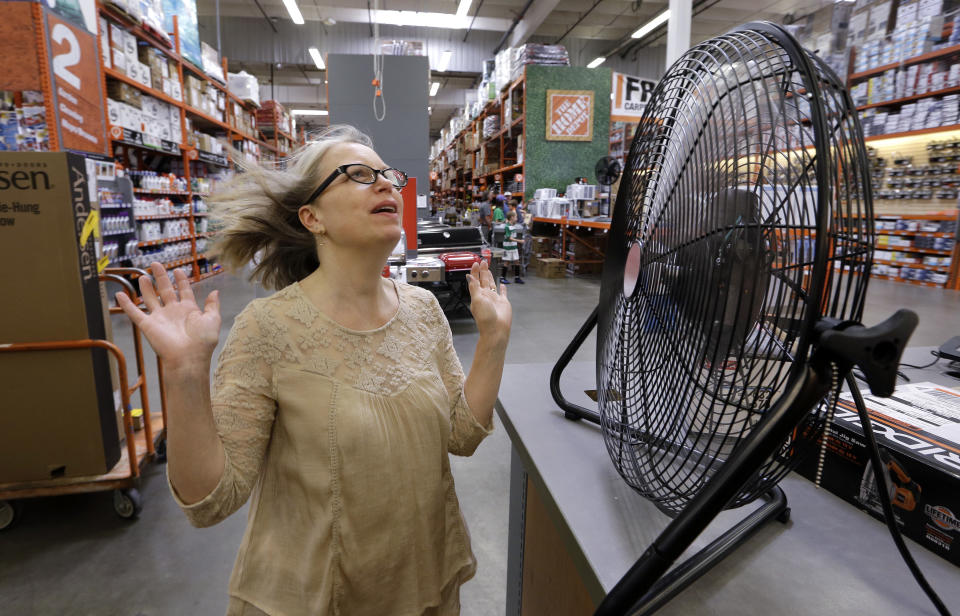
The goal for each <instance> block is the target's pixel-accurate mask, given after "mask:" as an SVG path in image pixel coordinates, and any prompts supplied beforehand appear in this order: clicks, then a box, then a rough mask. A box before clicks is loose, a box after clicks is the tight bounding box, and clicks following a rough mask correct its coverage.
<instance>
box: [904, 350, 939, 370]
mask: <svg viewBox="0 0 960 616" xmlns="http://www.w3.org/2000/svg"><path fill="white" fill-rule="evenodd" d="M930 354H931V355H933V356H934V357H936V359H935V360H933V361H932V362H930V363H929V364H924V365H922V366H914V365H913V364H900V365H901V366H906V367H907V368H917V369H919V370H922V369H924V368H929V367H930V366H932V365H933V364H935V363H937V362H938V361H940V353H938V352H937V351H930Z"/></svg>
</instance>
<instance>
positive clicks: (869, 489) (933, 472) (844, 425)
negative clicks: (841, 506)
mask: <svg viewBox="0 0 960 616" xmlns="http://www.w3.org/2000/svg"><path fill="white" fill-rule="evenodd" d="M866 393H869V392H866ZM864 398H865V401H866V404H867V408H868V409H869V410H870V415H871V418H872V419H873V422H872V424H873V431H874V434H875V435H876V438H877V443H878V444H879V445H880V450H881V458H883V459H884V462H885V466H886V477H885V479H886V484H887V487H888V491H887V492H888V493H887V494H886V495H885V496H886V497H887V498H889V499H890V500H891V502H892V504H893V505H894V507H893V511H894V514H895V517H896V519H897V524H898V525H899V526H900V531H901V532H902V533H903V534H904V535H905V536H907V537H910V538H911V539H913V540H914V541H916V542H917V543H919V544H921V545H923V546H924V547H926V548H927V549H928V550H930V551H931V552H934V553H936V554H938V555H940V556H941V557H943V558H945V559H946V560H948V561H950V562H952V563H954V564H957V565H960V453H958V452H960V419H957V418H958V417H960V390H956V389H951V388H947V387H942V386H938V385H934V384H933V383H910V384H907V385H899V386H898V387H897V391H896V393H895V394H894V397H892V398H875V397H873V396H870V395H865V396H864ZM830 432H831V434H830V438H829V439H828V441H827V454H826V458H825V460H824V467H823V475H822V478H821V482H820V483H821V486H822V487H824V488H826V489H827V490H829V491H831V492H833V493H834V494H836V495H837V496H839V497H841V498H842V499H844V500H846V501H848V502H849V503H851V504H853V505H855V506H857V507H859V508H860V509H863V510H865V511H867V512H868V513H870V514H871V515H873V516H874V517H876V518H878V519H881V520H882V519H883V514H882V510H881V509H880V501H879V495H878V492H877V488H876V483H875V479H874V474H873V465H872V464H870V457H869V452H868V450H867V445H866V441H865V439H864V437H863V430H862V428H861V424H860V418H859V416H858V414H857V411H856V407H855V406H854V405H853V402H852V399H851V398H850V397H849V394H842V395H841V398H840V405H838V407H837V411H836V414H835V415H834V421H833V427H832V429H831V431H830ZM817 453H818V451H817V452H814V453H812V454H811V455H809V456H807V459H805V460H803V461H802V462H801V464H800V467H799V468H798V469H797V472H799V473H800V474H801V475H803V476H804V477H806V478H807V479H810V480H811V481H813V480H815V478H816V470H817Z"/></svg>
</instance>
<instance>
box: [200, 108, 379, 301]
mask: <svg viewBox="0 0 960 616" xmlns="http://www.w3.org/2000/svg"><path fill="white" fill-rule="evenodd" d="M338 143H359V144H360V145H365V146H367V147H369V148H372V147H373V142H372V141H371V139H370V137H368V136H367V135H365V134H364V133H362V132H360V131H359V130H357V129H356V128H354V127H353V126H348V125H346V124H339V125H332V126H329V127H327V128H326V129H324V130H323V131H321V132H319V133H317V134H316V135H315V137H314V139H313V140H312V141H310V142H309V143H307V144H306V145H304V146H303V147H301V148H300V149H298V150H297V151H296V152H295V153H293V154H292V155H291V156H290V157H289V158H287V159H286V168H285V169H280V168H277V169H268V168H266V167H263V166H261V165H258V164H256V163H251V162H247V161H245V160H244V158H243V157H242V156H234V161H235V162H236V163H237V165H238V166H239V167H240V168H241V170H242V173H238V174H237V175H236V176H234V177H233V178H232V179H230V180H229V181H228V182H226V183H225V184H223V185H222V186H221V188H219V189H218V190H217V192H216V194H214V195H213V196H211V197H210V199H209V200H208V202H209V204H210V215H211V219H212V220H211V222H212V223H213V228H214V230H216V234H215V235H214V238H215V239H214V242H213V247H212V249H211V251H210V252H212V253H213V254H214V255H216V256H217V257H218V258H219V259H220V262H221V263H223V265H224V267H226V268H227V269H228V270H232V271H234V272H236V271H239V270H240V269H241V268H242V267H243V266H245V265H246V264H247V263H249V262H250V261H252V260H254V257H255V256H259V260H258V262H257V263H256V264H255V266H254V269H253V273H252V274H251V278H252V279H255V280H259V281H260V283H261V284H263V286H265V287H267V288H272V289H282V288H283V287H286V286H287V285H290V284H293V283H294V282H297V281H299V280H302V279H304V278H306V277H307V276H308V275H309V274H310V273H312V272H313V271H314V270H316V269H317V267H319V266H320V260H319V258H318V257H317V241H316V236H315V235H314V234H313V233H312V232H311V231H310V230H309V229H307V228H306V227H304V226H303V223H301V222H300V215H299V213H298V212H299V210H300V208H301V207H302V206H303V205H306V204H305V203H304V201H305V200H306V199H307V198H308V197H309V196H310V194H311V193H312V192H313V191H314V190H315V189H316V188H317V186H319V185H320V182H321V181H322V178H319V177H318V176H317V170H318V169H319V167H320V161H321V160H323V157H324V156H325V155H326V154H327V152H328V151H329V150H330V147H331V146H333V145H335V144H338ZM257 253H260V254H259V255H258V254H257Z"/></svg>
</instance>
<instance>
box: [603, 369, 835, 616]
mask: <svg viewBox="0 0 960 616" xmlns="http://www.w3.org/2000/svg"><path fill="white" fill-rule="evenodd" d="M830 371H831V369H830V367H829V362H828V361H827V360H826V359H824V358H823V356H821V355H817V354H814V356H813V357H812V358H811V360H810V363H809V364H807V365H806V366H804V368H803V373H802V374H799V375H797V378H796V379H795V380H794V381H793V382H792V383H791V384H790V387H788V388H787V390H786V391H785V392H784V393H783V396H782V397H781V398H780V400H779V401H778V402H777V404H776V405H774V406H773V407H772V408H771V409H770V410H769V411H768V413H767V415H766V417H764V419H763V420H762V421H761V422H760V423H759V424H757V426H756V427H755V428H754V430H753V431H752V432H751V433H750V435H749V436H748V437H747V438H746V439H745V440H744V441H743V442H742V443H740V445H739V446H738V448H737V451H736V452H735V453H734V455H732V456H731V457H730V459H729V460H727V462H726V463H725V464H724V465H723V466H722V467H721V468H720V470H719V471H717V473H716V474H715V475H713V477H711V478H710V480H709V481H708V482H707V484H706V485H705V486H704V487H703V488H702V489H701V490H700V491H699V492H698V493H697V495H696V496H695V497H694V499H693V500H692V501H690V503H689V504H688V505H687V506H686V508H684V510H683V511H681V512H680V515H678V516H677V517H676V518H674V519H673V521H671V522H670V524H668V525H667V527H666V528H665V529H664V530H663V532H661V533H660V536H659V537H657V539H656V540H655V541H654V542H653V544H652V545H651V546H650V547H649V548H647V551H646V552H644V553H643V556H641V557H640V559H639V560H637V562H636V563H634V565H633V567H631V568H630V570H629V571H627V573H626V574H625V575H624V576H623V577H622V578H621V579H620V581H619V582H617V584H616V585H615V586H614V587H613V589H611V590H610V592H609V593H607V596H606V597H605V598H604V600H603V602H602V603H601V604H600V607H599V608H597V611H596V612H594V614H595V616H615V615H616V616H619V615H623V614H630V616H634V615H635V614H649V613H651V612H652V611H654V610H655V609H656V608H657V607H659V606H661V605H663V604H664V603H665V602H666V601H667V600H669V598H670V597H672V596H674V595H675V594H676V593H677V592H679V591H680V590H682V589H683V588H684V586H685V585H687V584H689V583H690V581H692V580H694V579H696V578H697V577H699V576H700V575H702V574H703V572H705V571H706V570H708V569H709V565H711V564H715V563H716V562H718V561H719V560H721V559H722V558H723V556H726V554H728V553H729V552H730V551H731V550H732V549H734V548H735V547H736V546H737V545H739V544H740V543H742V542H743V540H744V539H745V538H746V537H747V536H749V534H750V532H752V530H755V529H756V527H757V526H758V523H756V522H748V521H746V520H745V521H744V522H741V523H740V524H738V525H737V526H736V527H735V528H736V529H739V530H737V531H734V532H733V533H732V534H730V532H728V533H726V534H725V535H724V536H723V537H721V538H720V539H718V540H717V541H719V542H720V544H718V545H715V544H717V541H715V542H714V543H713V544H711V546H708V548H707V549H705V550H702V551H701V552H700V553H699V554H697V555H696V556H694V557H693V562H691V563H690V564H689V566H688V565H687V563H683V564H682V565H680V569H679V570H678V573H674V572H672V571H669V569H670V567H671V565H672V564H673V563H674V562H676V561H677V560H678V559H679V558H680V556H681V555H682V554H683V552H684V551H686V549H687V548H689V547H690V545H691V544H693V542H694V540H695V539H696V538H697V537H698V536H699V535H700V533H702V532H703V531H704V530H705V529H706V528H707V526H708V525H709V524H710V522H712V521H713V519H714V518H715V517H716V516H717V514H718V513H720V511H721V510H722V509H723V508H724V506H726V504H727V503H729V502H730V501H731V500H732V499H733V498H734V497H735V496H736V495H737V492H738V491H739V490H740V489H741V488H742V487H743V485H744V484H746V483H747V481H749V480H750V479H751V478H752V477H753V475H754V473H756V470H757V469H758V468H760V466H761V465H762V463H763V461H764V460H766V459H767V457H768V456H769V455H770V454H772V453H773V452H775V451H776V449H777V447H779V446H780V445H781V444H782V443H783V440H784V439H785V438H786V437H787V435H788V434H789V433H790V431H791V430H793V429H794V428H795V427H796V426H797V425H798V424H799V423H800V421H801V420H802V419H803V417H804V416H805V415H806V414H807V413H809V412H810V410H811V409H812V408H813V407H814V406H816V404H817V403H818V402H819V401H820V400H821V399H822V398H823V397H824V396H825V395H826V394H827V393H828V392H829V391H830V383H831V379H830ZM785 506H786V499H784V502H783V503H782V504H781V505H778V506H774V507H771V508H769V509H768V508H766V507H767V506H764V507H761V508H760V510H758V512H761V511H762V513H758V512H754V513H753V514H751V515H750V516H748V518H747V520H750V519H751V518H755V517H756V516H759V517H760V518H768V517H773V518H775V517H777V516H779V515H781V514H782V513H783V509H785ZM714 546H715V549H714V550H713V552H716V554H714V553H712V552H711V551H709V549H710V547H714ZM698 560H704V561H706V563H705V564H704V565H699V564H698ZM675 578H676V579H675ZM685 578H689V579H688V580H686V581H683V582H681V580H684V579H685Z"/></svg>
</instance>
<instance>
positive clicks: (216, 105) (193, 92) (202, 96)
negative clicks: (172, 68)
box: [183, 75, 227, 122]
mask: <svg viewBox="0 0 960 616" xmlns="http://www.w3.org/2000/svg"><path fill="white" fill-rule="evenodd" d="M183 89H184V98H185V99H186V103H187V104H188V105H190V106H191V107H193V108H194V109H196V110H198V111H202V112H203V113H205V114H207V115H208V116H211V117H212V118H214V119H216V120H217V121H218V122H223V121H224V114H225V113H226V109H227V100H226V96H225V95H224V93H223V90H220V89H219V88H217V87H216V86H214V85H213V84H212V83H208V82H206V81H204V80H202V79H198V78H197V77H194V76H193V75H184V76H183Z"/></svg>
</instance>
